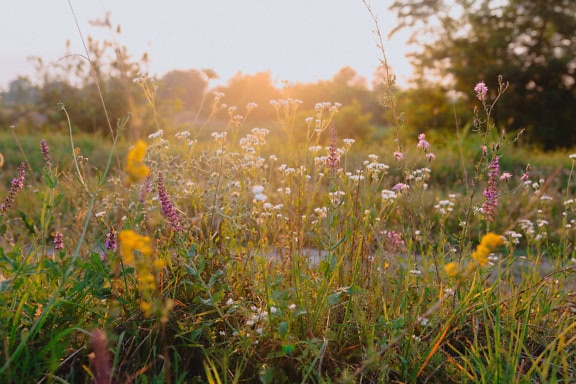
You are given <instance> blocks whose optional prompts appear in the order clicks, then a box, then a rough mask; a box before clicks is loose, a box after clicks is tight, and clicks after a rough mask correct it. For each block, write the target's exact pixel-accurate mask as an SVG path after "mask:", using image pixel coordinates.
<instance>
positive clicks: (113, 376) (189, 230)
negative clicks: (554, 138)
mask: <svg viewBox="0 0 576 384" xmlns="http://www.w3.org/2000/svg"><path fill="white" fill-rule="evenodd" d="M384 57H385V56H384ZM383 65H384V66H386V62H385V60H384V61H383ZM96 80H97V79H96ZM137 80H138V81H137V83H138V84H139V85H140V86H141V88H142V91H143V92H144V93H145V94H146V98H147V99H148V100H149V101H150V109H151V112H150V113H151V114H155V113H156V110H155V109H154V103H153V97H151V96H153V94H152V93H150V89H153V87H154V85H153V83H152V79H149V78H146V77H140V78H138V79H137ZM386 81H387V84H388V86H387V87H386V88H385V89H386V93H385V94H384V95H382V105H383V108H385V109H388V110H389V111H390V112H391V114H392V116H393V117H394V126H392V127H389V129H387V130H384V131H382V132H380V133H379V134H378V135H377V137H378V138H377V140H368V141H361V140H354V139H351V138H348V137H345V136H343V135H341V134H339V132H340V131H345V132H346V130H345V129H344V128H347V127H341V126H339V125H338V124H336V123H335V118H336V116H338V113H340V111H341V109H342V108H344V107H345V106H343V105H341V104H339V102H338V100H328V101H326V100H317V104H316V106H315V108H314V111H313V112H311V114H310V115H309V116H307V117H305V118H304V121H300V120H301V116H302V114H301V112H302V111H301V110H299V107H300V106H301V104H302V101H301V100H299V99H297V98H293V97H291V94H290V87H289V86H286V87H285V88H284V90H283V96H282V98H279V99H274V100H270V103H269V105H256V104H254V103H249V104H247V105H245V106H243V105H238V106H232V105H226V104H225V103H224V102H223V100H222V99H223V97H224V96H225V95H222V94H219V93H216V94H213V95H210V98H207V100H210V103H211V105H206V108H207V109H208V110H209V111H212V112H211V113H209V115H208V116H209V118H208V119H207V120H206V121H204V122H202V123H201V124H190V125H189V127H188V128H183V127H181V126H178V127H172V126H170V125H166V126H164V125H162V127H160V124H159V123H158V122H159V121H162V120H161V119H159V118H158V119H157V118H155V119H154V121H156V124H157V126H156V129H155V130H154V131H153V132H152V133H150V134H148V135H145V134H143V133H140V134H139V133H138V132H136V133H135V132H130V130H129V123H130V119H131V116H130V115H126V117H125V118H123V119H120V120H119V121H117V122H116V124H115V125H114V124H112V122H111V124H110V131H109V132H108V133H106V134H91V135H88V134H85V133H78V132H76V130H75V128H74V122H73V121H70V119H68V120H67V121H68V126H67V129H68V132H67V133H66V132H60V131H58V132H45V133H42V134H38V133H36V134H34V133H29V132H26V131H21V128H22V127H20V126H18V127H11V128H9V129H8V132H4V133H2V134H1V135H0V144H1V146H0V154H1V155H2V156H1V158H0V201H2V205H1V206H0V335H1V339H2V346H1V347H0V382H2V383H22V382H37V383H45V382H46V383H47V382H50V383H52V382H53V383H88V382H94V383H97V384H103V383H211V384H212V383H298V382H300V383H466V382H470V383H567V382H575V381H576V373H575V370H576V363H575V361H576V294H575V288H576V252H575V250H574V242H575V240H576V200H575V199H576V197H575V196H574V194H575V192H576V187H575V182H574V180H573V179H574V177H575V176H574V166H575V163H576V153H572V154H571V153H570V152H565V151H564V152H562V151H557V152H539V151H537V150H535V149H533V148H528V147H524V146H522V145H519V143H518V137H519V135H520V132H515V133H508V134H507V133H506V132H503V131H501V130H500V129H499V127H498V126H497V124H496V123H495V121H494V119H493V115H492V114H493V111H494V109H495V108H498V101H499V100H500V99H501V98H505V97H506V90H507V83H506V80H505V79H502V78H499V79H498V84H499V88H498V89H497V90H496V92H495V93H490V94H489V93H488V92H487V91H488V90H487V89H486V85H485V84H484V83H483V82H482V83H478V84H470V97H471V98H475V100H476V102H477V108H476V110H475V112H474V122H473V124H470V125H468V126H465V127H459V126H458V124H457V122H455V124H454V129H453V130H451V131H450V133H447V131H442V132H441V133H438V132H434V131H430V132H418V133H416V134H413V135H412V134H407V133H405V132H404V131H403V130H404V128H405V127H404V125H403V120H402V118H401V113H402V112H406V113H409V112H410V111H398V110H397V104H396V102H395V96H394V87H393V83H394V81H393V78H392V76H391V75H388V77H387V78H386ZM206 92H209V93H210V92H211V90H210V89H207V90H206ZM490 95H494V96H493V98H491V97H490ZM65 104H66V101H65V100H63V104H59V105H58V108H59V113H61V114H63V115H64V116H66V117H68V116H69V111H68V110H67V107H66V105H65ZM263 108H264V109H272V110H273V111H274V114H275V116H276V120H275V121H271V122H270V126H267V127H263V126H256V127H255V126H254V125H253V124H252V123H251V119H250V116H251V113H252V112H254V111H255V110H257V109H263ZM155 117H156V116H155ZM302 127H304V128H302ZM138 136H140V137H139V138H138ZM375 137H376V136H375Z"/></svg>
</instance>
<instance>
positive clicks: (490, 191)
mask: <svg viewBox="0 0 576 384" xmlns="http://www.w3.org/2000/svg"><path fill="white" fill-rule="evenodd" d="M499 159H500V158H499V157H498V156H496V157H494V159H493V160H492V162H491V163H490V165H489V166H488V186H487V187H486V189H485V190H484V193H483V195H484V198H485V199H486V200H485V201H484V204H482V213H484V217H485V218H486V220H487V221H494V213H495V211H496V206H497V205H498V191H497V190H496V183H497V181H498V175H499V173H500V164H499Z"/></svg>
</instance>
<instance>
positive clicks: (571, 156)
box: [568, 153, 576, 160]
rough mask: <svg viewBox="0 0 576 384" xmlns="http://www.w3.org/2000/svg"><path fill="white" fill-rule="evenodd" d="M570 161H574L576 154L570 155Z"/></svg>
mask: <svg viewBox="0 0 576 384" xmlns="http://www.w3.org/2000/svg"><path fill="white" fill-rule="evenodd" d="M568 157H569V158H570V159H571V160H576V153H572V154H571V155H570V156H568Z"/></svg>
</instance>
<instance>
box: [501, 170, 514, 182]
mask: <svg viewBox="0 0 576 384" xmlns="http://www.w3.org/2000/svg"><path fill="white" fill-rule="evenodd" d="M511 177H512V174H511V173H510V172H502V175H500V180H502V181H508V180H510V178H511Z"/></svg>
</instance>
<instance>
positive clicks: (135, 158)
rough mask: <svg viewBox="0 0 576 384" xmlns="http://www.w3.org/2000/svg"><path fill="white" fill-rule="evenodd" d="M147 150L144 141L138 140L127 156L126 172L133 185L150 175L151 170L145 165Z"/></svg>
mask: <svg viewBox="0 0 576 384" xmlns="http://www.w3.org/2000/svg"><path fill="white" fill-rule="evenodd" d="M147 148H148V146H147V145H146V143H145V142H144V141H142V140H138V141H137V142H136V144H134V147H132V149H131V150H130V151H129V152H128V155H127V156H126V167H125V171H126V173H127V174H128V179H129V180H130V182H132V183H137V182H139V181H140V180H142V179H144V178H145V177H146V176H148V175H149V174H150V168H148V167H147V166H146V165H144V157H145V156H146V149H147Z"/></svg>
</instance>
